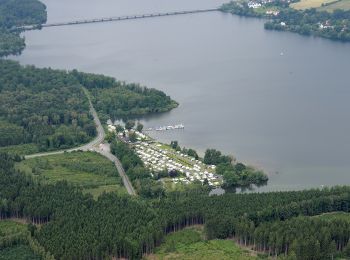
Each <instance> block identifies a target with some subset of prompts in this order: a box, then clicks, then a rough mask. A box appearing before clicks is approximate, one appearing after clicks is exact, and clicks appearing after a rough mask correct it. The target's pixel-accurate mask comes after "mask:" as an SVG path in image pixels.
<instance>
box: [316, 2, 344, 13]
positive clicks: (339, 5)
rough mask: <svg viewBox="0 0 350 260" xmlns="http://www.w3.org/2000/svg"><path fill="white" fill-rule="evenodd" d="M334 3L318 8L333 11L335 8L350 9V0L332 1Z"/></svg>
mask: <svg viewBox="0 0 350 260" xmlns="http://www.w3.org/2000/svg"><path fill="white" fill-rule="evenodd" d="M332 2H333V3H332V4H329V5H326V6H322V7H320V8H318V10H322V11H328V12H333V11H334V10H337V9H341V10H350V0H340V1H332Z"/></svg>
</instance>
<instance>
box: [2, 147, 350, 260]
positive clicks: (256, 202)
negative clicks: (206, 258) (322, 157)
mask: <svg viewBox="0 0 350 260" xmlns="http://www.w3.org/2000/svg"><path fill="white" fill-rule="evenodd" d="M13 160H14V158H13V157H11V156H10V155H7V154H0V216H1V217H2V218H8V217H11V216H16V217H22V218H26V219H28V220H30V221H32V222H33V223H40V224H42V226H41V228H40V229H38V230H34V231H33V236H34V238H35V239H36V240H37V241H38V242H39V244H40V245H41V246H42V247H44V248H45V250H46V251H48V252H50V253H51V254H53V255H54V257H55V258H57V259H87V258H90V259H102V258H106V257H107V258H108V257H112V256H114V257H126V258H129V259H140V258H142V255H143V254H146V253H150V252H153V250H154V248H155V247H156V246H157V245H159V244H160V243H161V242H162V241H163V239H164V236H165V235H166V234H167V233H168V232H172V231H176V230H179V229H181V228H183V227H185V226H188V225H192V224H204V227H205V231H206V235H207V237H208V238H209V239H214V238H220V239H224V238H233V239H235V240H236V241H237V242H238V243H242V244H244V245H247V246H248V245H249V246H251V247H253V248H254V249H255V250H259V251H261V252H265V253H266V254H270V255H278V256H279V257H286V258H288V259H327V258H331V257H334V258H335V257H337V256H343V257H346V256H348V254H349V251H350V250H349V234H350V233H349V222H348V221H347V220H346V219H345V220H340V219H336V218H335V219H329V220H327V222H325V220H324V219H322V217H313V216H317V215H320V214H323V213H326V212H334V211H338V212H340V211H343V212H349V208H350V188H349V187H334V188H324V189H322V190H319V189H313V190H306V191H293V192H270V193H262V194H232V193H231V194H225V195H222V196H208V191H207V190H205V189H197V190H194V189H191V190H187V191H185V192H173V193H168V194H167V195H166V196H164V197H161V198H160V199H157V200H154V199H153V200H148V199H142V198H132V197H128V196H118V195H116V194H113V193H109V194H104V195H101V196H100V197H99V199H98V200H97V201H96V200H93V198H92V196H91V195H84V194H82V192H81V191H80V190H79V188H76V187H72V186H70V185H68V184H67V183H64V182H60V183H57V184H55V185H48V184H41V183H36V182H34V181H33V180H32V179H31V178H29V177H28V176H25V175H24V174H22V173H20V172H18V171H17V170H15V168H14V167H13V166H14V161H13ZM326 244H327V245H328V246H327V247H326V246H323V245H326Z"/></svg>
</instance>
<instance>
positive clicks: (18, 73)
mask: <svg viewBox="0 0 350 260" xmlns="http://www.w3.org/2000/svg"><path fill="white" fill-rule="evenodd" d="M83 87H85V89H87V90H88V92H89V91H90V92H91V95H92V97H93V103H95V104H96V107H97V110H98V112H101V114H103V115H104V114H105V113H108V114H110V115H115V116H131V115H135V114H137V115H142V114H146V113H150V112H158V111H167V110H170V109H172V108H174V107H175V106H177V103H176V102H175V101H173V100H171V99H170V97H168V96H166V95H165V94H164V93H163V92H161V91H158V90H154V89H148V88H141V87H139V86H137V85H135V84H125V83H122V82H119V81H116V80H115V79H113V78H110V77H106V76H102V75H93V74H86V73H80V72H77V71H72V72H67V71H62V70H53V69H50V68H48V69H38V68H35V67H34V66H21V65H19V64H18V63H17V62H14V61H9V60H0V95H1V99H0V149H2V150H6V151H15V152H18V153H21V154H28V153H34V152H38V151H50V150H56V149H65V148H69V147H73V146H77V145H80V144H83V143H86V142H88V141H89V140H91V139H92V138H93V137H94V136H95V135H96V127H95V124H94V122H93V120H92V116H91V115H90V112H89V104H88V99H87V97H86V94H85V93H84V91H83ZM113 104H116V105H113ZM116 106H118V109H116V108H115V107H116ZM106 109H108V110H107V111H106Z"/></svg>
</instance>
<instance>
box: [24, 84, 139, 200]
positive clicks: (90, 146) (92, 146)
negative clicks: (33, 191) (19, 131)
mask: <svg viewBox="0 0 350 260" xmlns="http://www.w3.org/2000/svg"><path fill="white" fill-rule="evenodd" d="M83 90H84V92H85V95H86V97H87V98H88V100H89V106H90V113H91V114H92V116H93V117H94V122H95V125H96V130H97V136H96V138H95V139H94V140H92V141H91V142H89V143H87V144H85V145H82V146H79V147H75V148H71V149H66V150H60V151H54V152H46V153H36V154H31V155H26V156H24V157H25V159H30V158H35V157H42V156H49V155H55V154H62V153H64V152H73V151H78V150H80V151H96V152H98V153H100V154H101V155H103V156H105V157H106V158H108V159H109V160H111V161H112V162H113V163H114V164H115V167H116V168H117V170H118V172H119V175H120V177H121V178H122V180H123V183H124V186H125V188H126V190H127V191H128V193H129V194H130V195H136V192H135V190H134V188H133V186H132V185H131V182H130V180H129V178H128V176H127V175H126V174H125V171H124V169H123V166H122V164H121V163H120V161H119V159H118V158H117V157H116V156H115V155H113V154H112V153H111V152H110V149H109V145H108V144H103V141H104V139H105V131H104V129H103V126H102V124H101V121H100V119H99V117H98V115H97V112H96V110H95V108H94V106H93V104H92V102H91V99H90V96H89V92H88V91H87V90H86V89H83Z"/></svg>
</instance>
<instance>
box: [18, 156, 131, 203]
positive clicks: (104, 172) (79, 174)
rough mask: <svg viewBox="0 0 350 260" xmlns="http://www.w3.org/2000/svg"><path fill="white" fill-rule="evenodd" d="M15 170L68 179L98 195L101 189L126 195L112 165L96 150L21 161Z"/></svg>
mask: <svg viewBox="0 0 350 260" xmlns="http://www.w3.org/2000/svg"><path fill="white" fill-rule="evenodd" d="M16 167H17V169H19V170H21V171H23V172H25V173H26V174H29V175H31V176H33V177H34V178H35V179H37V180H39V181H42V182H45V183H56V182H58V181H67V182H68V183H70V184H73V185H75V186H78V187H81V188H82V189H83V192H87V193H91V194H92V195H93V196H94V197H95V198H97V197H98V196H99V195H100V194H102V193H103V192H117V193H120V194H126V190H125V188H124V186H123V185H122V182H121V178H120V176H119V174H118V171H117V169H116V168H115V166H114V164H113V163H112V162H111V161H109V160H108V159H106V158H105V157H103V156H102V155H100V154H98V153H95V152H80V151H78V152H71V153H63V154H57V155H50V156H45V157H36V158H31V159H27V160H24V161H21V162H20V163H18V164H17V165H16Z"/></svg>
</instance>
